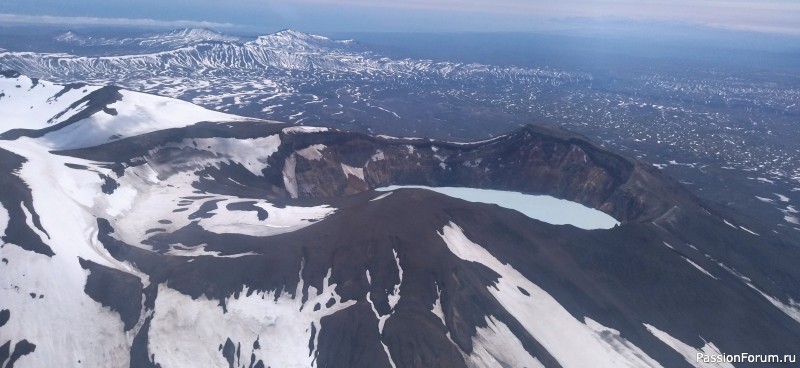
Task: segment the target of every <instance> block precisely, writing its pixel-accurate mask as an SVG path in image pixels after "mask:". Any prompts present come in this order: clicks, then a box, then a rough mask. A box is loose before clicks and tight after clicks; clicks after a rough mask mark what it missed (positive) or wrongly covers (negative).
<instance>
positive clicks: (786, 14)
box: [0, 0, 800, 36]
mask: <svg viewBox="0 0 800 368" xmlns="http://www.w3.org/2000/svg"><path fill="white" fill-rule="evenodd" d="M575 19H580V21H581V23H586V22H591V21H595V20H601V21H615V22H619V21H635V22H640V23H642V24H647V23H652V22H658V23H678V24H691V25H703V26H712V27H718V28H729V29H739V30H751V31H759V32H769V33H781V34H789V35H795V36H800V0H602V1H601V0H557V1H554V0H493V1H486V0H344V1H334V0H299V1H287V0H239V1H236V0H234V1H219V0H192V1H189V0H135V1H131V0H129V1H125V2H123V1H116V0H112V1H110V0H37V1H30V0H2V2H0V24H13V23H19V22H26V23H31V22H33V23H57V24H76V25H77V24H128V25H138V24H143V25H153V26H165V27H170V26H175V27H185V26H207V27H211V28H239V29H241V30H253V31H270V30H278V29H282V28H295V29H299V30H303V31H311V32H350V31H458V32H463V31H536V30H540V29H542V28H546V27H553V26H558V25H560V26H562V27H564V26H566V25H568V24H573V23H574V22H568V21H565V20H575Z"/></svg>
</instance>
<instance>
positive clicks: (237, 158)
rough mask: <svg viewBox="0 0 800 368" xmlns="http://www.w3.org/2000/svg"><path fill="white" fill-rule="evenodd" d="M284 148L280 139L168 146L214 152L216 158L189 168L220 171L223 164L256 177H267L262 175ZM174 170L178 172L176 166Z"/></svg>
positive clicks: (199, 140)
mask: <svg viewBox="0 0 800 368" xmlns="http://www.w3.org/2000/svg"><path fill="white" fill-rule="evenodd" d="M280 145H281V138H280V136H279V135H277V134H275V135H271V136H268V137H263V138H251V139H235V138H193V139H184V140H182V141H181V142H178V143H168V144H166V145H164V147H165V148H179V149H198V150H204V151H208V152H211V153H212V154H213V156H214V157H213V158H197V159H194V160H192V161H191V162H189V163H187V164H186V165H188V167H192V168H199V167H205V166H208V165H213V166H215V167H219V163H221V162H227V163H239V164H241V165H242V166H244V167H245V168H246V169H247V171H250V172H251V173H253V174H254V175H256V176H263V173H262V172H261V171H262V170H264V169H265V168H266V167H268V166H269V165H268V164H267V159H269V157H270V156H272V155H273V154H274V153H275V152H278V148H280ZM170 169H171V170H175V165H174V163H170Z"/></svg>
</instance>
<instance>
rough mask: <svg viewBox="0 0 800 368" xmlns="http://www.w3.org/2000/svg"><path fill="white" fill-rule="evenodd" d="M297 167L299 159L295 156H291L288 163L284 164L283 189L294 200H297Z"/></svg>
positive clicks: (287, 160)
mask: <svg viewBox="0 0 800 368" xmlns="http://www.w3.org/2000/svg"><path fill="white" fill-rule="evenodd" d="M296 166H297V158H296V157H295V155H294V154H291V155H289V157H287V158H286V162H284V164H283V187H284V188H286V191H287V192H289V196H290V197H292V198H297V196H298V193H297V176H296V172H295V168H296Z"/></svg>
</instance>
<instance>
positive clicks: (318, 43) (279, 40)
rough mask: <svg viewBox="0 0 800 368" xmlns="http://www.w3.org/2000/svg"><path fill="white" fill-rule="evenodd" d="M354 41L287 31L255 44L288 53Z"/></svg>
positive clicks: (258, 39)
mask: <svg viewBox="0 0 800 368" xmlns="http://www.w3.org/2000/svg"><path fill="white" fill-rule="evenodd" d="M352 42H353V40H332V39H330V38H328V37H325V36H319V35H314V34H309V33H304V32H300V31H296V30H293V29H285V30H282V31H278V32H275V33H272V34H268V35H264V36H259V37H258V38H257V39H256V40H255V41H252V43H253V44H255V45H259V46H263V47H270V48H275V49H283V50H286V51H300V50H306V51H308V50H314V49H319V48H328V47H337V46H338V47H341V46H344V45H348V44H350V43H352Z"/></svg>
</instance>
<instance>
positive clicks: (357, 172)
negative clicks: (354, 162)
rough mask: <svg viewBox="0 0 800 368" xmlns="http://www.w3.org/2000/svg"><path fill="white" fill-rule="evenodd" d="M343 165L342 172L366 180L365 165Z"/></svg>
mask: <svg viewBox="0 0 800 368" xmlns="http://www.w3.org/2000/svg"><path fill="white" fill-rule="evenodd" d="M341 165H342V172H343V173H344V175H345V176H355V177H357V178H359V179H361V181H364V168H363V167H352V166H348V165H345V164H341Z"/></svg>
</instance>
